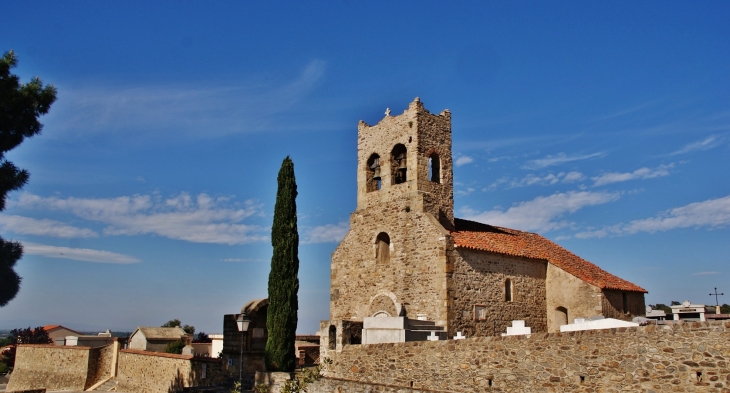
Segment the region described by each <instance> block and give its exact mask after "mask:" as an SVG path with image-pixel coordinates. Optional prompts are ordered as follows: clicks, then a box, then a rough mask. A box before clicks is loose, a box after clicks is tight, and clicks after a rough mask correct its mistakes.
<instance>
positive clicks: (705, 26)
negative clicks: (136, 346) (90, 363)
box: [0, 1, 730, 333]
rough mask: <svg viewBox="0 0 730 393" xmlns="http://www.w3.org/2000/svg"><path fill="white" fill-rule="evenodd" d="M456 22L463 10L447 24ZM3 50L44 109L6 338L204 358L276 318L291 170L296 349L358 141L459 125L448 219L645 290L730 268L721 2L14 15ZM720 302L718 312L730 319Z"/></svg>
mask: <svg viewBox="0 0 730 393" xmlns="http://www.w3.org/2000/svg"><path fill="white" fill-rule="evenodd" d="M455 4H456V5H455ZM3 13H4V16H5V18H4V20H5V21H4V23H3V24H1V25H0V49H2V51H7V50H10V49H14V50H15V53H16V55H17V56H18V58H19V66H18V67H17V68H16V69H15V70H14V72H15V73H16V74H18V75H20V76H21V78H22V80H24V81H28V80H29V79H30V78H31V77H33V76H35V75H38V76H40V77H41V78H42V79H43V81H44V82H46V83H53V84H54V85H55V86H56V87H57V88H58V100H57V102H56V103H55V104H54V105H53V107H52V108H51V112H50V113H49V114H48V115H46V116H44V117H43V118H42V122H43V123H44V124H45V128H44V130H43V133H42V134H41V135H40V136H37V137H35V138H33V139H30V140H27V141H26V142H24V143H23V144H22V145H21V146H20V147H19V148H17V149H16V150H14V151H12V152H11V153H10V154H9V158H10V159H11V160H12V161H14V162H15V163H16V164H17V165H18V166H20V167H22V168H26V169H28V170H29V171H30V173H31V178H30V182H29V184H28V185H27V186H26V187H25V188H24V189H23V190H22V191H20V192H15V193H13V194H12V195H11V202H10V203H9V206H8V208H7V209H6V211H4V212H3V213H2V215H0V233H1V234H2V236H3V237H5V238H10V239H15V240H18V241H21V242H23V243H24V244H25V250H26V253H25V256H24V258H23V259H22V260H21V261H20V262H19V263H18V265H17V268H16V270H17V271H18V273H19V274H20V275H21V276H22V277H23V284H22V287H21V291H20V293H19V295H18V296H17V298H16V299H15V300H13V301H12V302H11V303H10V304H9V305H8V306H6V307H4V308H2V309H0V328H14V327H20V326H28V325H33V326H36V325H42V324H49V323H61V324H64V325H67V326H69V327H72V328H77V329H106V328H112V329H128V330H131V329H134V328H135V327H136V326H140V325H142V326H144V325H152V326H154V325H160V324H162V323H164V322H166V321H168V320H169V319H173V318H179V319H180V320H182V321H183V323H187V324H192V325H195V326H196V327H197V329H198V330H203V331H205V332H208V333H214V332H220V331H221V330H222V317H223V314H227V313H234V312H236V311H237V310H238V309H240V307H241V305H243V303H245V302H246V301H248V300H250V299H254V298H260V297H265V296H266V282H267V275H268V270H269V259H270V256H271V246H270V243H269V229H270V225H271V220H272V213H273V206H274V197H275V192H276V173H277V171H278V169H279V166H280V164H281V161H282V160H283V159H284V157H285V156H287V155H290V156H291V157H292V159H293V160H294V164H295V170H296V176H297V182H298V185H299V198H298V201H297V202H298V211H299V228H300V235H301V238H302V244H301V246H300V259H301V268H300V280H301V290H300V323H299V331H300V332H302V333H312V332H314V331H315V330H316V329H317V327H318V322H319V320H322V319H326V318H327V317H328V307H329V303H328V301H329V258H330V254H331V253H332V251H333V250H334V248H335V246H336V244H337V242H338V241H339V239H341V237H342V236H343V235H344V233H345V232H346V230H347V226H348V218H349V214H350V213H351V212H352V211H353V210H354V208H355V202H356V201H355V196H356V178H355V170H356V157H357V156H356V153H357V151H356V142H357V123H358V121H359V120H361V119H362V120H364V121H366V122H368V123H369V124H374V123H376V122H378V121H379V120H380V119H381V118H382V117H383V116H384V112H385V109H386V108H391V109H392V110H393V112H394V114H397V113H400V112H401V111H403V110H404V109H405V108H406V107H407V105H408V103H409V102H411V101H412V100H413V99H414V98H415V97H416V96H418V97H420V98H421V100H422V101H423V102H424V104H425V106H426V108H428V109H429V110H431V111H432V112H436V113H438V112H441V111H442V110H443V109H446V108H448V109H450V110H451V112H452V114H453V138H454V149H453V151H454V159H455V163H456V168H455V169H454V175H455V180H456V185H455V203H456V216H457V217H461V218H467V219H474V220H478V221H483V222H486V223H490V224H494V225H502V226H507V227H512V228H517V229H523V230H528V231H534V232H538V233H540V234H542V235H544V236H546V237H548V238H550V239H553V240H555V241H557V242H558V243H560V244H561V245H563V246H564V247H566V248H568V249H570V250H571V251H573V252H575V253H577V254H578V255H580V256H582V257H584V258H586V259H588V260H590V261H592V262H594V263H596V264H598V265H599V266H601V267H602V268H604V269H606V270H608V271H610V272H612V273H614V274H616V275H618V276H621V277H623V278H626V279H628V280H630V281H632V282H634V283H637V284H638V285H640V286H642V287H644V288H646V289H648V290H649V294H648V295H647V297H646V300H647V303H648V304H649V303H657V302H659V303H669V302H670V301H671V300H678V301H682V300H684V299H689V300H691V301H693V302H707V303H710V302H712V301H714V298H711V297H710V296H708V294H709V293H710V292H712V290H713V288H714V287H718V290H719V291H725V292H728V295H727V296H730V287H729V286H727V285H726V283H727V282H728V273H729V271H728V265H730V241H728V240H730V229H729V228H728V226H729V225H730V182H729V181H728V180H730V175H729V174H728V167H730V99H729V98H728V97H730V78H728V72H729V71H730V42H729V41H730V39H729V38H728V37H730V24H728V23H727V21H728V20H730V3H728V2H722V1H707V2H700V3H698V2H692V3H690V2H664V3H656V2H639V3H638V4H637V3H636V2H610V3H597V2H515V1H509V2H506V1H505V2H478V3H477V2H475V3H472V4H469V3H466V2H463V3H437V2H409V1H404V2H366V3H365V2H349V1H348V2H338V3H334V4H333V3H332V2H306V3H304V2H269V3H263V2H259V3H255V2H228V1H225V2H215V3H202V2H155V3H154V4H148V3H146V2H80V1H79V2H73V3H57V2H32V1H28V2H10V3H7V4H4V6H3ZM727 296H726V297H725V298H723V297H721V298H720V301H721V302H723V301H724V302H727V303H730V298H728V297H727Z"/></svg>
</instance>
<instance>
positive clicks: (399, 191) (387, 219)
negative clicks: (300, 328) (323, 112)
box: [330, 99, 453, 334]
mask: <svg viewBox="0 0 730 393" xmlns="http://www.w3.org/2000/svg"><path fill="white" fill-rule="evenodd" d="M358 132H359V137H358V172H357V178H358V204H357V205H358V208H357V210H356V211H355V212H354V213H352V215H351V217H350V231H349V232H348V234H347V235H346V236H345V238H344V239H343V241H342V242H341V243H340V245H339V246H338V247H337V249H336V250H335V252H334V253H333V255H332V266H331V268H332V271H331V304H330V319H331V320H332V321H338V320H355V321H362V320H363V318H365V317H370V316H372V315H373V313H375V312H377V311H386V312H387V313H388V314H389V316H397V315H393V314H391V313H394V312H396V311H397V310H396V305H398V307H399V308H404V309H405V311H406V312H407V314H408V315H409V316H412V317H413V318H415V316H416V315H417V314H424V315H426V316H427V318H428V319H429V320H432V321H436V323H437V324H439V325H441V326H444V325H446V323H447V318H448V315H447V294H446V290H445V289H446V285H447V272H446V262H447V255H446V252H447V248H449V247H450V245H449V240H450V239H449V233H448V231H447V230H445V229H444V226H446V227H450V226H453V186H452V182H453V175H452V169H451V165H452V163H451V114H450V113H449V112H448V111H444V112H442V113H441V114H438V115H433V114H431V113H429V112H428V111H427V110H426V109H424V107H423V104H422V103H421V102H420V101H419V100H418V99H416V100H415V101H414V102H412V103H411V104H410V106H409V108H408V109H407V110H406V111H405V112H404V113H403V114H402V115H400V116H389V115H388V116H386V117H385V118H384V119H383V120H382V121H380V122H379V123H378V124H377V125H375V126H372V127H371V126H369V125H367V124H365V123H364V122H360V124H359V125H358ZM398 149H400V150H398ZM399 151H400V152H405V157H406V160H405V162H400V161H398V160H396V157H397V154H396V153H397V152H399ZM394 152H396V153H394ZM374 156H377V157H379V162H380V165H381V168H380V170H381V176H382V180H381V182H380V189H378V188H377V186H376V185H374V183H373V182H375V180H373V175H374V171H373V170H372V168H370V164H369V162H370V163H372V162H373V161H372V158H373V157H374ZM436 156H438V158H437V159H436V160H434V162H437V163H438V164H437V165H438V168H437V172H438V175H439V176H438V179H437V182H436V181H431V180H430V179H429V176H428V175H429V173H428V165H429V158H432V159H433V158H435V157H436ZM398 165H404V166H407V170H406V171H405V177H406V180H405V181H404V182H402V183H399V184H396V181H395V180H394V178H395V176H396V172H397V171H398V169H397V166H398ZM379 234H386V235H387V239H388V241H389V244H385V245H380V246H379V245H378V235H379ZM379 247H384V248H385V250H384V249H383V248H380V249H379ZM379 253H380V255H379ZM384 253H385V254H387V257H385V258H387V259H383V258H384V256H383V254H384ZM332 324H333V325H334V324H336V323H335V322H333V323H332ZM338 334H339V333H338Z"/></svg>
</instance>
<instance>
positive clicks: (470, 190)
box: [454, 187, 476, 196]
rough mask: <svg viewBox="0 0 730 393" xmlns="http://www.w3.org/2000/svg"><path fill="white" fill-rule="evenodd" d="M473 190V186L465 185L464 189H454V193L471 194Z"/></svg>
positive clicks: (460, 194)
mask: <svg viewBox="0 0 730 393" xmlns="http://www.w3.org/2000/svg"><path fill="white" fill-rule="evenodd" d="M474 191H476V189H475V188H473V187H467V188H466V189H459V190H456V191H454V194H456V195H459V196H465V195H469V194H471V193H472V192H474Z"/></svg>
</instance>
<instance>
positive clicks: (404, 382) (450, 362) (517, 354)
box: [310, 322, 730, 393]
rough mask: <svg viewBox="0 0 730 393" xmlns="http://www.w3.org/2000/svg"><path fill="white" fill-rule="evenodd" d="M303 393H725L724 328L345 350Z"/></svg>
mask: <svg viewBox="0 0 730 393" xmlns="http://www.w3.org/2000/svg"><path fill="white" fill-rule="evenodd" d="M329 357H330V358H331V359H332V360H333V363H332V364H331V365H330V366H329V367H328V370H327V372H326V373H325V376H326V378H323V379H322V380H320V381H319V382H317V383H315V384H314V385H312V388H311V389H310V393H325V392H327V393H330V392H335V393H340V392H348V393H350V392H354V393H358V392H370V391H382V392H405V393H415V392H432V391H435V392H460V393H461V392H483V391H501V392H544V391H553V392H597V391H601V392H604V391H605V392H614V391H615V392H618V391H644V392H661V391H672V392H696V391H707V392H730V369H729V368H728V359H730V322H689V323H678V324H672V325H666V326H655V325H649V326H644V327H638V328H620V329H609V330H593V331H583V332H571V333H549V334H548V333H537V334H532V335H531V336H530V337H526V336H512V337H479V338H471V339H465V340H447V341H436V342H408V343H397V344H375V345H366V346H360V345H350V346H346V347H345V348H344V349H343V350H342V351H341V352H334V351H331V352H330V354H329Z"/></svg>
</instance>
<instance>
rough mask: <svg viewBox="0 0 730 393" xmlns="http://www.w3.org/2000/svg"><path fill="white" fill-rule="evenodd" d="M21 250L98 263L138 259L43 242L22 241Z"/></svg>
mask: <svg viewBox="0 0 730 393" xmlns="http://www.w3.org/2000/svg"><path fill="white" fill-rule="evenodd" d="M23 252H24V253H25V254H29V255H41V256H44V257H48V258H60V259H73V260H75V261H84V262H98V263H121V264H129V263H138V262H140V260H139V259H137V258H135V257H133V256H129V255H124V254H117V253H115V252H110V251H102V250H91V249H88V248H70V247H56V246H47V245H45V244H36V243H29V242H23Z"/></svg>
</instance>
